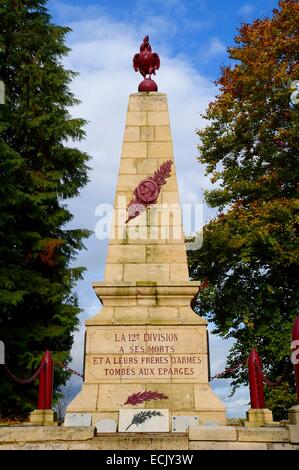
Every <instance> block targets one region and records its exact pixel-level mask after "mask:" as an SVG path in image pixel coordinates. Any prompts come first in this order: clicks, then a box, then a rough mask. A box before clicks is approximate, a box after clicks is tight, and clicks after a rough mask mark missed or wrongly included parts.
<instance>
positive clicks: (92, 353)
mask: <svg viewBox="0 0 299 470" xmlns="http://www.w3.org/2000/svg"><path fill="white" fill-rule="evenodd" d="M99 334H100V332H98V334H96V335H94V338H93V341H91V342H90V344H89V345H88V347H87V354H88V356H89V360H88V367H87V372H88V373H89V374H91V375H92V376H93V378H94V379H96V380H100V381H101V380H105V379H106V380H107V379H108V380H109V381H110V380H112V381H114V380H121V381H123V380H124V381H126V380H127V381H128V380H129V381H133V379H134V380H138V381H143V380H148V379H155V380H162V381H163V380H167V381H169V380H173V379H190V380H199V381H200V378H201V377H202V374H203V373H204V371H205V369H206V368H205V363H206V361H205V359H206V356H205V354H204V353H205V351H203V350H202V341H201V340H202V337H201V335H199V334H198V331H196V330H195V329H192V330H191V329H188V328H187V329H184V328H182V329H177V330H176V331H174V330H173V328H172V329H169V328H167V327H165V329H163V328H161V327H158V328H156V329H154V328H153V327H151V328H147V329H145V328H142V329H139V330H138V329H137V328H136V331H134V332H132V331H131V330H130V331H128V329H124V328H120V329H117V330H115V328H113V330H112V329H111V330H110V331H107V330H106V331H105V337H103V336H102V335H101V338H99ZM97 340H98V341H97ZM96 343H97V345H96Z"/></svg>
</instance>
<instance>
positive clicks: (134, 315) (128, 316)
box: [114, 305, 148, 325]
mask: <svg viewBox="0 0 299 470" xmlns="http://www.w3.org/2000/svg"><path fill="white" fill-rule="evenodd" d="M147 320H148V307H147V306H140V305H138V306H136V307H135V306H132V307H129V308H126V307H115V309H114V325H117V324H119V325H138V323H140V324H144V323H147Z"/></svg>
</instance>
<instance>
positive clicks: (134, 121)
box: [126, 111, 147, 126]
mask: <svg viewBox="0 0 299 470" xmlns="http://www.w3.org/2000/svg"><path fill="white" fill-rule="evenodd" d="M146 124H147V113H146V111H128V112H127V119H126V125H127V126H146Z"/></svg>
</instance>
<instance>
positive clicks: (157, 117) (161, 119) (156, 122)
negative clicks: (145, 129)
mask: <svg viewBox="0 0 299 470" xmlns="http://www.w3.org/2000/svg"><path fill="white" fill-rule="evenodd" d="M147 123H148V125H149V126H169V116H168V112H167V111H149V112H148V113H147Z"/></svg>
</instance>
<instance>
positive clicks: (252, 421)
mask: <svg viewBox="0 0 299 470" xmlns="http://www.w3.org/2000/svg"><path fill="white" fill-rule="evenodd" d="M246 417H247V422H245V426H253V427H258V426H264V425H265V424H271V423H273V416H272V411H270V410H268V409H267V408H264V409H256V408H250V409H249V410H248V411H247V413H246Z"/></svg>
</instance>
